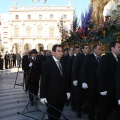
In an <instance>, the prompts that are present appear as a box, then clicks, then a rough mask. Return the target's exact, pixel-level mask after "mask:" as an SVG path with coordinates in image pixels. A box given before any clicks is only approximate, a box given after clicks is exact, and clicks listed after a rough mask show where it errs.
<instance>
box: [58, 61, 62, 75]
mask: <svg viewBox="0 0 120 120" xmlns="http://www.w3.org/2000/svg"><path fill="white" fill-rule="evenodd" d="M57 64H58V68H59V70H60V73H61V75H62V65H61V63H60V61H57Z"/></svg>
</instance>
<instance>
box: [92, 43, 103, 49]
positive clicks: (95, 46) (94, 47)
mask: <svg viewBox="0 0 120 120" xmlns="http://www.w3.org/2000/svg"><path fill="white" fill-rule="evenodd" d="M97 46H101V45H99V44H97V45H94V46H93V50H94V49H96V48H97Z"/></svg>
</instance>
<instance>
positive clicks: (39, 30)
mask: <svg viewBox="0 0 120 120" xmlns="http://www.w3.org/2000/svg"><path fill="white" fill-rule="evenodd" d="M42 30H43V28H42V26H38V27H37V36H38V37H42Z"/></svg>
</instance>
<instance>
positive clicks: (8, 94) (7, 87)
mask: <svg viewBox="0 0 120 120" xmlns="http://www.w3.org/2000/svg"><path fill="white" fill-rule="evenodd" d="M16 72H17V68H12V69H11V70H4V71H2V72H0V75H1V77H0V120H33V119H32V118H28V117H25V116H22V115H19V114H17V113H18V112H22V111H23V110H24V108H25V106H26V105H27V103H28V92H25V91H24V90H23V87H22V86H17V85H16V86H15V88H14V83H15V77H16ZM22 81H23V74H22V73H19V74H18V79H17V83H18V84H19V83H22ZM38 104H39V108H40V110H41V111H45V105H43V104H41V103H40V102H39V101H38ZM28 109H29V110H34V109H35V108H34V107H31V106H28ZM64 114H65V116H66V117H67V118H68V119H69V120H88V119H87V115H84V114H83V116H82V119H78V118H76V115H75V113H74V112H72V111H71V110H70V108H69V107H65V108H64ZM27 115H30V116H32V117H35V118H37V119H39V120H41V117H42V116H43V114H42V113H41V112H32V113H29V114H27ZM45 118H47V116H45Z"/></svg>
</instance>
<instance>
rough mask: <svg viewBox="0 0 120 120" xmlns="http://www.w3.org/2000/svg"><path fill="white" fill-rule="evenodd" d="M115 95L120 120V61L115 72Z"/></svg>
mask: <svg viewBox="0 0 120 120" xmlns="http://www.w3.org/2000/svg"><path fill="white" fill-rule="evenodd" d="M115 88H116V89H115V90H116V91H115V93H116V100H117V120H120V59H119V60H118V63H117V68H116V72H115Z"/></svg>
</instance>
